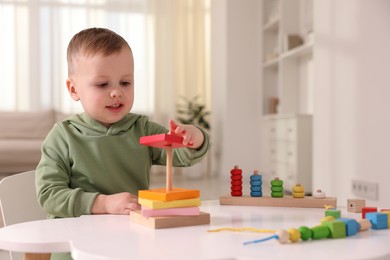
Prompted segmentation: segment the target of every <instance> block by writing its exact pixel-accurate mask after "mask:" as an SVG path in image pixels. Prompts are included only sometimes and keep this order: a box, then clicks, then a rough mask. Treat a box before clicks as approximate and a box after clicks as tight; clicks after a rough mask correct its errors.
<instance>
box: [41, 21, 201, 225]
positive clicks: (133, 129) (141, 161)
mask: <svg viewBox="0 0 390 260" xmlns="http://www.w3.org/2000/svg"><path fill="white" fill-rule="evenodd" d="M67 60H68V79H67V80H66V86H67V89H68V91H69V94H70V96H71V97H72V98H73V100H75V101H80V102H81V104H82V106H83V109H84V113H81V114H77V115H73V116H71V117H69V118H67V119H66V120H64V121H62V122H59V123H57V124H55V125H54V127H53V129H52V130H51V132H50V133H49V134H48V136H47V137H46V139H45V141H44V143H43V144H42V158H41V161H40V163H39V165H38V167H37V169H36V189H37V196H38V201H39V203H40V204H41V206H42V207H43V209H44V210H45V211H46V212H47V213H48V214H49V217H50V218H55V217H78V216H80V215H84V214H129V213H130V211H131V210H135V209H138V208H139V205H138V203H137V196H136V195H137V193H138V190H143V189H148V188H149V179H150V176H149V173H150V168H151V166H152V165H165V163H166V158H165V151H164V150H163V149H159V148H152V147H148V146H142V145H140V143H139V139H140V137H142V136H148V135H155V134H161V133H167V132H168V130H167V129H166V128H165V127H163V126H160V125H158V124H156V123H153V122H151V121H149V120H148V118H147V117H146V116H142V115H137V114H133V113H129V112H130V110H131V108H132V106H133V101H134V61H133V55H132V51H131V48H130V46H129V45H128V43H127V42H126V41H125V40H124V39H123V38H122V37H121V36H119V35H118V34H116V33H114V32H112V31H110V30H108V29H103V28H90V29H86V30H83V31H81V32H79V33H77V34H76V35H75V36H73V38H72V39H71V41H70V43H69V46H68V50H67ZM170 128H171V130H172V131H174V132H175V133H176V134H178V135H181V136H182V137H183V144H191V146H190V147H191V148H182V149H175V150H174V155H173V165H174V166H178V167H180V166H190V165H193V164H195V163H197V162H199V161H200V160H201V159H202V158H203V157H204V155H205V154H206V152H207V149H208V137H207V135H206V134H205V132H204V131H203V130H200V129H199V128H197V127H195V126H192V125H182V124H176V123H175V122H173V121H171V122H170Z"/></svg>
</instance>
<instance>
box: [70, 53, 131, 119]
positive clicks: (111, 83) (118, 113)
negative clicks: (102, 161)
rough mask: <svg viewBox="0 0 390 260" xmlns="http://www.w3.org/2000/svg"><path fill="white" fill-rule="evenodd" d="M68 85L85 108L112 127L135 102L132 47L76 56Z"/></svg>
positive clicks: (75, 98)
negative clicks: (106, 53) (111, 51)
mask: <svg viewBox="0 0 390 260" xmlns="http://www.w3.org/2000/svg"><path fill="white" fill-rule="evenodd" d="M66 85H67V88H68V91H69V93H70V95H71V97H72V98H73V99H74V100H76V101H78V100H80V102H81V104H82V106H83V108H84V111H85V112H86V113H87V114H88V115H89V116H91V117H92V118H94V119H95V120H97V121H98V122H100V123H101V124H103V125H105V126H106V127H109V126H110V125H111V124H113V123H115V122H118V121H119V120H121V119H122V118H123V117H124V116H126V115H127V114H128V113H129V112H130V110H131V108H132V107H133V102H134V61H133V55H132V53H131V51H130V49H128V48H126V47H123V48H122V50H121V51H120V52H117V53H113V54H111V55H109V56H103V55H102V54H97V55H90V57H86V56H85V55H83V54H79V55H77V57H75V58H74V59H73V74H72V75H69V78H68V79H67V81H66Z"/></svg>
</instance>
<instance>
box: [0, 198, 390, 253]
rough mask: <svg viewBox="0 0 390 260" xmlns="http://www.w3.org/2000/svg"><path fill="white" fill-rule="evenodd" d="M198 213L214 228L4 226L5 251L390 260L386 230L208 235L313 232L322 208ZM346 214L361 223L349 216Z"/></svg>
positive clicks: (69, 222)
mask: <svg viewBox="0 0 390 260" xmlns="http://www.w3.org/2000/svg"><path fill="white" fill-rule="evenodd" d="M201 209H202V210H203V211H205V212H208V213H210V214H211V223H210V225H202V226H194V227H180V228H171V229H162V230H154V229H150V228H147V227H144V226H141V225H139V224H136V223H131V222H130V219H129V216H117V215H91V216H81V217H79V218H65V219H51V220H40V221H33V222H26V223H21V224H16V225H11V226H7V227H4V228H1V229H0V248H1V249H4V250H13V251H22V252H61V251H72V255H73V257H74V258H75V259H183V258H185V259H188V258H191V259H227V258H228V259H233V258H234V259H260V258H262V257H273V258H274V259H281V258H282V257H283V258H284V259H302V257H304V258H305V259H325V258H327V259H370V258H376V259H378V257H379V258H383V259H390V247H389V241H390V230H389V229H387V230H369V231H366V232H360V233H358V234H357V235H355V236H352V237H348V238H344V239H323V240H316V241H306V242H299V243H295V244H285V245H281V244H279V242H277V241H276V240H274V239H273V240H269V241H267V242H264V243H259V244H252V245H246V246H244V245H243V242H245V241H248V240H255V239H259V238H264V237H267V236H270V235H271V234H263V233H253V232H231V231H222V232H216V233H210V232H207V230H209V229H217V228H222V227H237V228H240V227H255V228H259V229H288V228H291V227H294V228H298V227H300V226H302V225H305V226H308V227H313V226H316V225H318V224H319V222H320V220H321V219H322V218H323V216H324V210H323V209H308V208H277V207H254V206H252V207H249V206H221V205H219V202H218V201H204V202H202V207H201ZM342 216H343V217H353V218H357V219H358V218H360V217H361V215H360V214H358V213H349V212H346V211H345V210H343V211H342ZM329 257H332V258H329ZM335 257H336V258H335Z"/></svg>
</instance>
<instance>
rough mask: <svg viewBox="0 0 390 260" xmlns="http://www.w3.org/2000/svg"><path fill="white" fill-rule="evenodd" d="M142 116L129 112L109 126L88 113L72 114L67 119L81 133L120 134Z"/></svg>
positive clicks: (98, 134) (95, 134) (97, 134)
mask: <svg viewBox="0 0 390 260" xmlns="http://www.w3.org/2000/svg"><path fill="white" fill-rule="evenodd" d="M140 117H141V115H137V114H133V113H129V114H127V115H126V116H125V117H124V118H122V119H121V120H120V121H118V122H116V123H114V124H112V125H111V126H110V127H109V128H107V127H105V126H104V125H102V124H101V123H99V122H98V121H96V120H95V119H93V118H92V117H90V116H89V115H88V114H87V113H85V112H84V113H81V114H76V115H72V116H70V117H69V118H67V119H65V121H68V122H69V123H70V124H71V125H73V126H74V127H75V128H76V129H78V131H80V133H82V134H84V135H89V136H100V135H118V134H121V133H123V132H126V131H127V130H128V129H130V128H131V127H132V126H133V125H134V123H135V122H136V121H137V120H138V119H139V118H140Z"/></svg>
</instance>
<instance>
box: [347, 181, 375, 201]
mask: <svg viewBox="0 0 390 260" xmlns="http://www.w3.org/2000/svg"><path fill="white" fill-rule="evenodd" d="M378 192H379V187H378V183H374V182H368V181H361V180H352V193H353V194H355V195H356V196H358V197H361V198H366V199H371V200H377V199H378Z"/></svg>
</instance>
